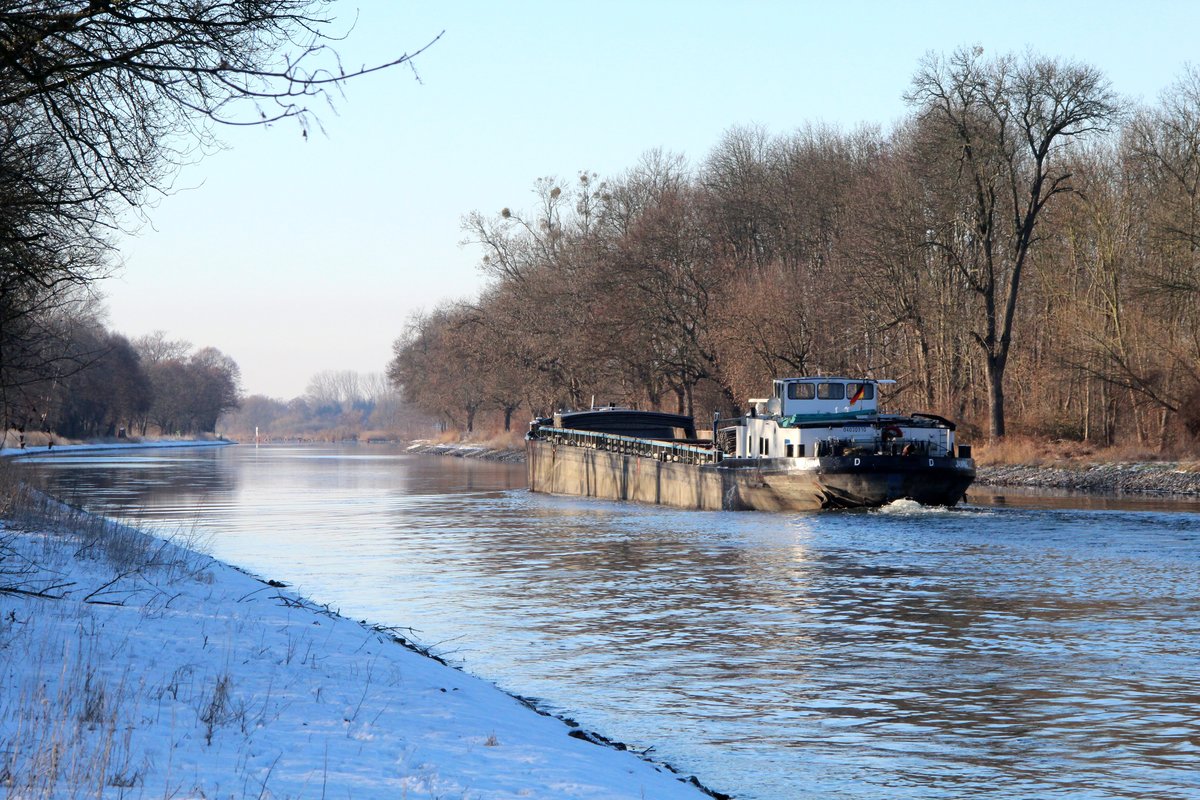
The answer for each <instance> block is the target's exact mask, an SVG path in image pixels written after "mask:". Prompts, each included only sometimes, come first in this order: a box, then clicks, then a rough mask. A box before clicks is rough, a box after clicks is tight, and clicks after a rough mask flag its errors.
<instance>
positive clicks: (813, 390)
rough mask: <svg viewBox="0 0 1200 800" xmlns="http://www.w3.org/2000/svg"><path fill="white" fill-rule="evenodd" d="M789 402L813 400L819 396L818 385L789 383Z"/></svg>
mask: <svg viewBox="0 0 1200 800" xmlns="http://www.w3.org/2000/svg"><path fill="white" fill-rule="evenodd" d="M787 396H788V400H812V399H813V398H814V397H816V396H817V387H816V384H812V383H789V384H788V388H787Z"/></svg>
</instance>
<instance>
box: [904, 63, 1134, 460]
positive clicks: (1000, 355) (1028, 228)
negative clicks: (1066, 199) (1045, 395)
mask: <svg viewBox="0 0 1200 800" xmlns="http://www.w3.org/2000/svg"><path fill="white" fill-rule="evenodd" d="M907 99H908V101H909V102H910V103H911V104H913V105H914V106H916V107H917V109H918V113H919V115H920V117H921V118H922V120H924V121H926V122H928V123H929V124H930V128H929V131H930V133H931V135H933V136H935V137H936V139H935V141H936V143H937V144H938V145H939V149H938V150H937V151H936V152H937V155H936V156H935V158H936V159H937V160H936V163H935V167H936V168H937V169H940V170H941V171H942V174H943V176H944V182H945V189H946V190H947V192H948V193H952V195H953V196H955V197H956V198H957V199H958V200H959V205H958V206H957V208H955V209H954V211H953V213H954V215H955V218H956V219H961V220H962V224H961V225H960V224H953V225H950V226H947V227H943V228H941V229H939V230H934V231H932V232H934V233H936V234H937V235H936V236H934V237H931V239H930V241H929V242H928V244H929V246H931V247H934V248H937V249H940V250H943V251H945V253H946V255H947V258H948V260H949V262H950V263H951V264H952V266H953V268H954V269H955V270H957V271H958V272H959V273H960V274H961V275H962V276H963V278H964V279H965V280H966V281H967V283H968V285H969V286H970V287H971V289H972V291H973V292H974V293H975V294H976V296H977V297H978V300H979V305H980V314H979V317H978V318H977V319H976V324H977V326H978V327H977V328H976V329H975V330H974V331H973V334H974V337H975V339H976V341H977V342H978V344H979V346H980V347H981V348H982V349H983V352H984V357H985V361H986V366H987V381H988V399H989V407H990V412H989V421H990V428H991V435H992V436H993V437H994V438H1001V437H1003V436H1004V434H1005V411H1004V396H1005V385H1004V372H1005V368H1006V367H1007V366H1008V359H1009V354H1010V351H1011V347H1012V341H1013V333H1014V322H1015V320H1016V312H1017V303H1018V299H1019V297H1020V290H1021V282H1022V277H1023V275H1024V271H1025V269H1026V266H1027V265H1028V262H1029V257H1030V252H1031V248H1032V247H1033V246H1034V244H1035V243H1036V242H1037V224H1038V221H1039V219H1040V218H1041V215H1042V212H1043V210H1044V209H1045V208H1046V205H1047V203H1049V202H1050V200H1051V199H1052V198H1054V197H1055V196H1056V195H1059V194H1063V193H1065V192H1069V191H1071V188H1072V186H1071V174H1070V172H1069V171H1067V170H1065V169H1063V168H1062V157H1061V153H1062V150H1063V148H1064V147H1065V146H1066V145H1067V144H1068V143H1069V142H1070V141H1071V140H1073V139H1075V138H1078V137H1081V136H1085V135H1087V134H1089V133H1092V132H1096V131H1104V130H1106V126H1107V125H1108V124H1109V123H1110V122H1111V121H1112V120H1113V119H1115V117H1116V115H1117V111H1118V108H1117V101H1116V97H1115V95H1114V94H1113V92H1112V90H1111V89H1110V88H1109V84H1108V81H1107V80H1106V79H1105V78H1104V77H1103V76H1102V74H1101V73H1100V72H1099V70H1097V69H1095V68H1094V67H1090V66H1085V65H1080V64H1071V63H1061V62H1059V61H1056V60H1053V59H1048V58H1043V57H1039V56H1035V55H1033V54H1027V55H1025V56H1024V57H1022V58H1017V57H1014V56H1002V57H999V58H996V59H991V60H988V59H984V58H983V50H982V48H978V47H976V48H972V49H960V50H957V51H955V52H954V53H953V54H952V55H951V56H950V57H948V58H943V57H941V56H937V55H933V54H931V55H929V56H927V57H926V58H925V60H924V62H923V63H922V64H921V66H920V68H919V69H918V71H917V74H916V75H915V76H914V78H913V84H912V89H911V90H910V91H909V93H908V95H907Z"/></svg>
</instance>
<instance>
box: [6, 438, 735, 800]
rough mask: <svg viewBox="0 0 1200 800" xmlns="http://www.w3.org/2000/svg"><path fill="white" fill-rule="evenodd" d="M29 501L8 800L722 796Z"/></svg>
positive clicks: (315, 609)
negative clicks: (86, 798) (90, 799)
mask: <svg viewBox="0 0 1200 800" xmlns="http://www.w3.org/2000/svg"><path fill="white" fill-rule="evenodd" d="M179 446H183V445H179ZM98 449H99V448H95V447H93V448H87V447H79V448H76V449H75V450H74V451H69V450H67V449H66V448H63V449H62V450H61V451H60V450H59V448H57V447H56V448H55V450H54V451H53V452H78V451H80V450H92V451H95V450H98ZM122 449H124V448H122ZM41 454H43V455H44V454H45V452H44V451H42V453H41ZM35 498H36V496H35ZM31 504H32V505H34V506H36V508H35V510H34V511H32V512H29V511H26V512H21V513H18V514H17V515H16V517H15V518H12V519H8V520H5V521H3V522H0V681H2V684H3V690H0V785H3V786H4V787H5V790H6V791H7V792H8V794H9V796H30V795H35V796H40V797H52V798H60V797H61V798H68V797H75V796H79V795H81V794H89V795H92V796H97V797H108V796H111V797H122V796H129V795H130V793H131V791H136V792H137V793H138V794H139V795H149V796H159V795H161V796H163V797H210V798H211V797H233V798H241V797H256V798H264V797H278V798H283V797H293V798H294V797H314V796H322V797H323V796H327V795H328V796H335V795H336V796H349V797H377V796H385V795H387V796H401V797H403V796H421V797H426V796H429V797H451V796H452V797H456V798H459V797H461V798H471V799H472V800H493V798H494V799H495V800H504V799H507V798H518V797H519V798H530V797H533V798H584V799H586V800H609V799H610V798H614V799H615V798H630V800H635V799H640V798H650V797H652V798H663V799H664V800H674V799H675V798H679V800H684V798H689V799H694V798H700V797H704V796H715V797H722V796H724V795H721V794H720V793H717V792H712V791H711V790H708V789H706V788H704V787H703V786H701V785H700V783H699V781H698V780H697V779H696V778H694V777H685V776H682V775H679V774H677V773H676V772H674V771H673V769H672V768H671V767H669V766H667V765H664V764H660V763H657V762H654V761H651V760H649V759H648V758H645V757H644V756H643V755H639V754H637V753H634V752H630V751H627V750H625V748H624V746H623V745H620V744H619V743H615V742H611V741H610V740H608V739H606V738H605V737H603V736H600V735H598V734H594V733H590V732H586V731H583V730H580V729H579V728H578V726H577V725H575V724H574V723H573V722H572V721H570V720H565V719H561V718H557V717H553V716H550V715H548V714H546V713H545V712H543V711H541V710H539V709H537V708H536V706H535V705H534V704H532V703H531V702H530V701H528V700H526V699H523V698H519V697H514V696H512V695H509V694H507V693H505V692H504V691H502V690H501V689H499V688H498V687H496V686H495V685H493V684H491V683H488V682H487V681H484V680H482V679H480V678H476V677H474V676H471V675H469V674H467V673H464V672H462V671H461V670H459V669H457V668H454V667H451V666H447V665H445V663H444V662H442V661H441V660H440V659H437V658H436V657H430V655H429V654H428V653H425V652H424V651H423V649H422V648H421V647H420V646H419V645H415V644H413V643H412V642H410V641H409V640H408V639H407V638H406V637H405V636H404V635H402V631H401V630H400V629H392V628H385V627H380V626H375V625H371V624H369V623H368V622H366V621H365V620H363V621H358V622H356V621H353V620H350V619H347V618H345V617H342V616H341V615H340V614H338V613H337V612H335V611H333V610H331V609H330V608H328V607H327V606H322V605H319V604H317V603H314V602H313V601H311V600H308V599H306V598H303V597H301V596H299V595H296V594H294V593H292V592H289V591H288V590H287V588H286V587H285V586H284V585H283V584H281V583H279V582H277V581H268V580H264V579H260V578H257V577H255V576H252V575H249V574H247V573H245V572H244V571H242V570H240V569H238V568H237V567H235V566H232V565H228V564H225V563H223V562H220V561H217V560H216V559H213V558H211V557H209V556H206V555H203V554H201V553H199V552H197V551H196V549H194V547H193V545H194V544H195V543H194V542H187V541H183V542H179V543H176V542H169V541H166V540H163V539H159V538H156V537H154V536H151V535H149V534H146V533H144V532H141V531H137V530H134V529H132V528H129V527H127V526H124V525H119V524H115V523H112V522H109V521H106V520H102V519H100V518H97V517H93V516H91V515H88V514H86V513H84V512H81V511H78V510H75V509H70V508H67V507H66V506H63V505H62V504H61V503H58V502H57V501H54V500H51V499H49V498H36V499H34V500H29V499H27V500H26V501H25V503H24V505H25V506H29V505H31ZM597 745H601V746H597ZM85 787H87V788H85Z"/></svg>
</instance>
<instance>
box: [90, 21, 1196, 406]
mask: <svg viewBox="0 0 1200 800" xmlns="http://www.w3.org/2000/svg"><path fill="white" fill-rule="evenodd" d="M335 8H336V9H337V10H338V13H339V14H342V15H344V18H345V21H346V24H347V25H348V24H349V22H350V20H352V19H353V17H354V14H355V13H356V12H357V14H358V17H359V20H358V23H357V26H356V28H355V30H354V31H353V32H352V33H351V34H350V36H349V38H348V39H347V41H345V42H344V43H343V44H342V46H341V47H340V51H341V53H342V55H343V61H344V62H345V64H346V66H347V67H353V66H357V65H359V64H363V63H372V62H376V61H381V60H385V59H387V58H388V57H391V56H394V55H397V54H399V53H402V52H405V51H412V50H415V49H417V48H418V47H420V46H421V45H422V44H424V43H425V42H427V41H428V40H430V39H432V38H433V37H434V36H436V35H437V34H438V33H439V32H441V31H443V30H444V31H445V35H444V36H443V37H442V40H441V41H439V42H438V43H437V44H436V45H434V46H433V47H432V48H431V49H430V50H429V51H427V52H426V53H425V54H424V55H422V56H421V57H420V59H419V60H418V61H417V62H416V67H417V70H418V72H419V75H420V78H421V80H420V82H418V81H417V80H415V79H414V77H413V74H412V72H411V71H409V70H408V69H405V68H397V69H394V70H390V71H387V72H385V73H382V74H377V75H374V76H370V77H367V78H364V79H361V80H359V81H356V82H354V83H353V84H351V85H350V86H348V87H347V89H346V92H345V96H344V97H342V98H339V99H338V100H337V102H336V104H335V105H336V107H335V109H333V110H330V109H317V110H318V111H319V112H320V117H321V120H322V122H323V125H324V128H325V130H324V133H322V132H312V133H310V136H309V137H308V139H307V141H306V140H304V139H303V138H302V137H301V135H300V131H299V128H298V127H296V126H295V125H293V124H289V123H280V124H278V125H275V126H273V127H271V128H268V129H245V130H241V129H239V130H230V131H226V132H224V134H223V138H224V140H225V141H226V142H227V144H228V145H229V148H228V149H226V150H225V151H223V152H220V153H217V154H215V155H212V156H210V157H208V158H206V159H204V160H203V161H201V162H200V163H199V164H197V165H194V166H192V167H189V168H187V169H185V170H184V171H183V172H182V173H181V175H180V176H179V179H178V181H177V185H178V186H179V187H180V188H181V189H183V188H185V187H186V190H183V191H178V192H176V193H175V194H173V195H171V196H169V197H166V198H163V199H162V200H161V202H160V203H159V204H158V206H157V208H154V209H152V210H151V211H150V212H149V215H150V220H151V222H150V224H149V225H146V226H143V227H142V229H141V230H140V231H138V232H137V233H136V234H135V235H132V236H128V237H123V238H122V239H121V240H120V241H119V242H118V244H119V246H120V249H121V251H122V253H123V256H124V262H125V263H124V267H123V269H122V271H121V273H120V275H119V277H117V278H115V279H113V280H111V281H109V282H107V283H106V284H105V285H104V287H103V291H104V292H105V294H106V296H107V305H108V308H109V311H110V313H109V320H108V321H109V325H110V327H112V328H113V329H115V330H118V331H121V332H123V333H126V334H127V335H130V336H137V335H141V334H144V333H148V332H150V331H152V330H155V329H162V330H165V331H167V333H168V334H169V335H171V336H172V338H177V339H187V340H189V341H191V342H192V343H193V344H196V345H212V346H215V347H218V348H220V349H221V350H223V351H224V352H226V353H228V354H229V355H230V356H232V357H233V358H234V359H235V360H236V361H237V362H238V363H239V364H240V365H241V367H242V375H243V384H244V388H245V389H246V391H247V392H248V393H262V394H268V395H271V396H274V397H280V398H290V397H293V396H296V395H298V394H301V393H302V392H303V391H304V389H305V386H306V385H307V382H308V379H309V377H310V376H311V375H312V374H314V373H316V372H318V371H322V370H329V369H355V370H360V371H379V370H382V369H383V368H384V367H385V365H386V363H387V361H388V359H389V358H390V352H391V343H392V341H393V340H394V339H395V338H396V336H397V335H398V334H399V333H400V332H401V330H402V328H403V325H404V322H405V318H406V317H407V315H408V314H409V313H410V312H411V311H413V310H414V309H419V308H426V309H427V308H431V307H433V306H434V305H436V304H437V303H438V302H439V301H441V300H444V299H447V298H452V297H463V296H468V295H472V294H474V293H475V292H476V291H477V290H478V289H479V287H480V285H481V278H480V276H479V274H478V273H477V271H476V263H477V261H478V256H479V254H478V253H477V252H475V251H474V250H472V249H471V248H469V247H461V246H460V245H459V242H460V240H461V239H462V234H461V232H460V230H459V224H460V219H461V217H462V216H463V215H464V214H466V213H468V212H470V211H472V210H480V211H483V212H485V213H492V212H495V211H498V210H499V209H500V208H502V207H504V206H511V207H514V208H525V207H527V206H528V205H529V204H530V203H531V200H532V195H531V194H530V190H531V187H532V186H533V182H534V180H535V179H537V178H538V177H541V176H544V175H557V176H561V177H562V178H563V179H564V180H566V181H570V180H572V179H573V178H574V176H575V175H576V174H577V173H578V172H579V171H580V170H583V169H587V170H592V171H596V172H598V173H600V175H601V177H604V176H609V175H615V174H617V173H620V172H622V171H623V170H625V169H626V168H628V167H630V166H632V165H633V164H634V163H635V162H636V161H637V159H638V157H639V156H640V155H641V154H642V153H643V152H645V151H646V150H649V149H652V148H656V147H660V148H663V149H664V150H668V151H672V152H678V153H682V154H684V155H685V156H686V157H688V159H689V160H690V161H692V162H693V163H696V162H700V161H703V159H704V158H705V156H706V155H707V153H708V151H709V150H710V149H711V148H712V147H713V145H714V144H716V142H717V141H718V140H719V139H720V137H721V135H722V133H723V132H724V131H726V130H727V129H729V128H731V127H734V126H739V125H748V124H759V125H762V126H764V127H765V128H766V129H767V130H768V131H769V132H771V133H772V134H782V133H787V132H789V131H791V130H793V129H795V128H797V127H800V126H802V125H804V124H805V123H806V122H827V123H832V124H836V125H840V126H842V127H847V128H849V127H853V126H854V125H856V124H858V123H860V122H869V123H874V124H878V125H881V126H883V127H884V128H886V127H888V126H889V125H891V124H892V123H893V122H895V121H896V120H898V119H899V118H901V117H902V116H903V115H904V114H905V113H906V108H905V105H904V103H903V100H902V95H903V93H904V91H905V89H906V88H907V86H908V82H909V79H910V77H911V75H912V73H913V71H914V70H915V68H916V66H917V63H918V61H919V60H920V59H921V57H922V56H923V55H924V54H925V53H926V52H928V51H931V50H932V51H937V52H949V51H951V50H953V49H955V48H956V47H958V46H961V45H974V44H979V45H981V46H983V47H984V48H985V50H986V51H988V52H991V53H1002V52H1009V51H1022V50H1024V49H1026V48H1032V49H1034V50H1035V51H1038V52H1040V53H1043V54H1046V55H1052V56H1057V57H1060V58H1065V59H1074V60H1079V61H1084V62H1087V63H1091V64H1094V65H1096V66H1098V67H1100V68H1101V69H1103V70H1104V71H1105V72H1106V73H1107V75H1108V77H1109V78H1110V79H1111V81H1112V83H1113V86H1114V88H1115V89H1116V91H1118V92H1119V93H1121V94H1123V95H1125V96H1127V97H1131V98H1134V99H1139V100H1143V101H1146V102H1154V101H1155V100H1156V98H1157V97H1158V94H1159V92H1160V91H1162V90H1163V89H1164V88H1166V87H1167V86H1168V85H1169V84H1170V83H1171V82H1172V81H1173V80H1175V79H1176V77H1178V76H1179V74H1180V72H1181V70H1182V68H1183V66H1184V64H1185V63H1187V62H1189V60H1192V61H1195V60H1197V56H1198V54H1200V49H1198V48H1197V45H1196V32H1197V31H1200V3H1194V2H1153V1H1152V0H1151V1H1150V2H1142V3H1137V4H1134V3H1120V2H1104V1H1102V0H1099V1H1098V0H1092V2H1076V1H1071V2H1047V1H1046V0H1042V2H1026V1H1025V0H1016V1H1013V0H1010V1H1009V2H1005V3H988V4H978V5H975V4H971V3H968V2H961V1H960V2H932V1H929V2H857V3H855V2H843V3H831V2H828V1H827V0H826V1H825V2H732V0H726V2H706V1H703V0H671V1H670V2H668V1H666V0H662V1H660V2H652V1H651V0H644V1H643V2H625V1H624V0H604V1H603V2H599V1H598V0H593V1H592V2H586V3H585V2H570V1H569V0H559V2H520V0H516V1H515V2H511V3H495V2H490V3H484V2H459V3H454V4H450V3H442V2H412V3H408V2H399V1H398V0H360V1H359V2H357V3H356V2H354V0H340V2H338V3H337V4H335Z"/></svg>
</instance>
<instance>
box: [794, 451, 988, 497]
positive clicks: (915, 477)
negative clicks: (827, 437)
mask: <svg viewBox="0 0 1200 800" xmlns="http://www.w3.org/2000/svg"><path fill="white" fill-rule="evenodd" d="M818 461H819V462H820V465H819V466H818V467H817V480H818V482H819V483H820V484H821V488H822V490H823V492H824V495H825V500H824V503H823V507H825V508H861V507H863V506H867V507H870V506H882V505H887V504H888V503H891V502H894V501H896V500H915V501H916V502H918V503H921V504H922V505H927V506H952V505H955V504H956V503H958V502H959V501H960V500H962V499H963V495H964V494H966V491H967V487H968V486H970V485H971V482H972V481H974V480H975V463H974V461H972V460H971V459H969V458H928V457H913V456H842V457H838V458H821V459H818Z"/></svg>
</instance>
